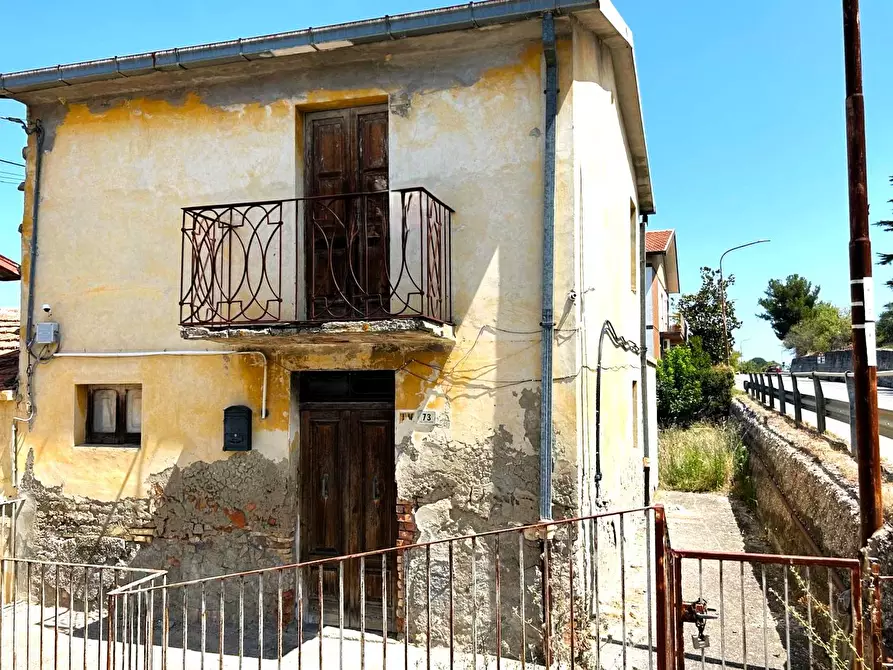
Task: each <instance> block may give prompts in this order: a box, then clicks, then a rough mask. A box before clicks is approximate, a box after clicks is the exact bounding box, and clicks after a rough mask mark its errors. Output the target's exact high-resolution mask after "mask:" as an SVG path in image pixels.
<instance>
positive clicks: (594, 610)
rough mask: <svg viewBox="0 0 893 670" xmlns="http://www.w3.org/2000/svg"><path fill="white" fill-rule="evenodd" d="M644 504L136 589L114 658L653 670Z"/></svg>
mask: <svg viewBox="0 0 893 670" xmlns="http://www.w3.org/2000/svg"><path fill="white" fill-rule="evenodd" d="M652 511H653V510H652V508H641V509H633V510H624V511H616V512H606V513H602V514H596V515H591V516H587V517H582V518H577V519H567V520H560V521H554V522H547V523H538V524H532V525H528V526H522V527H517V528H508V529H503V530H497V531H491V532H483V533H476V534H467V535H461V536H456V537H451V538H447V539H440V540H432V541H428V542H420V543H417V544H413V545H409V546H403V547H394V548H389V549H383V550H378V551H368V552H364V553H360V554H353V555H350V556H341V557H337V558H331V559H325V560H317V561H309V562H304V563H298V564H293V565H285V566H279V567H274V568H265V569H259V570H252V571H247V572H241V573H233V574H228V575H222V576H218V577H211V578H205V579H197V580H191V581H183V582H179V583H172V584H165V585H152V584H147V583H144V584H131V585H130V586H128V587H125V588H121V589H116V590H114V591H111V592H109V594H108V598H109V605H108V609H109V611H110V612H121V611H124V610H126V611H127V612H128V617H127V618H128V621H130V620H131V618H132V616H133V613H134V612H142V613H143V614H142V622H141V623H139V622H136V623H131V625H130V626H129V627H128V628H127V629H126V630H124V631H123V632H122V634H123V637H115V638H114V639H111V640H109V645H110V648H112V647H114V648H116V649H122V648H123V649H124V650H125V651H124V653H123V654H122V653H118V654H114V653H110V654H109V658H111V659H112V661H113V665H112V666H110V667H113V668H123V667H127V668H128V670H129V669H130V668H134V669H137V670H138V669H139V668H144V667H145V668H148V667H154V668H161V669H165V670H166V669H167V668H192V667H221V668H223V667H243V666H245V667H254V666H256V667H258V668H261V667H264V666H266V665H269V666H270V667H273V666H275V667H283V666H287V667H296V668H305V667H306V668H323V667H325V668H329V667H348V668H365V667H370V668H372V667H375V668H379V667H380V668H405V669H406V670H409V669H410V668H417V667H418V668H433V667H437V668H442V667H449V668H454V667H462V668H465V667H474V668H478V667H491V668H503V667H505V668H509V667H511V668H527V667H530V668H535V667H540V668H543V667H545V668H559V667H561V668H577V667H581V668H582V667H591V665H592V664H595V667H624V668H626V667H634V666H635V667H642V668H644V667H652V666H653V655H654V651H653V648H652V644H651V643H652V633H653V631H652V628H651V620H652V608H651V606H650V602H649V601H648V600H647V596H646V594H647V593H648V592H649V589H648V588H647V581H648V579H649V576H650V574H651V573H650V571H649V570H648V569H647V566H649V565H650V560H651V557H650V556H648V555H646V554H645V552H644V551H642V550H641V548H643V547H644V546H645V543H644V542H643V541H641V540H642V539H643V537H644V534H645V533H646V532H650V530H651V523H652ZM637 549H638V550H639V553H638V554H637V553H636V552H637ZM137 617H139V615H137ZM116 630H117V629H116ZM147 648H151V652H150V651H147ZM125 659H133V661H134V663H133V664H131V665H127V666H124V665H121V663H124V662H125ZM149 659H154V661H153V663H154V665H150V664H149V663H150V661H149ZM115 664H116V665H115Z"/></svg>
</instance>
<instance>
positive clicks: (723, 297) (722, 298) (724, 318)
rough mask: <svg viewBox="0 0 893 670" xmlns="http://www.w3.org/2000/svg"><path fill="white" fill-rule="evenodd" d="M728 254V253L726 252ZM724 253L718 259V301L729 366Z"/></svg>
mask: <svg viewBox="0 0 893 670" xmlns="http://www.w3.org/2000/svg"><path fill="white" fill-rule="evenodd" d="M726 253H728V252H726ZM726 253H724V254H723V255H722V256H720V257H719V300H720V302H721V303H722V341H723V343H724V345H725V350H726V365H728V364H729V320H728V317H727V316H726V289H725V286H723V280H722V259H723V256H725V255H726Z"/></svg>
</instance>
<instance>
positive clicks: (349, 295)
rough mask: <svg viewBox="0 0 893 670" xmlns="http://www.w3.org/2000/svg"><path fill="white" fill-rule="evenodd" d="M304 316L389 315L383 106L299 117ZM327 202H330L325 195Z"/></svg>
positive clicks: (358, 317)
mask: <svg viewBox="0 0 893 670" xmlns="http://www.w3.org/2000/svg"><path fill="white" fill-rule="evenodd" d="M304 133H305V135H304V136H305V138H306V142H305V144H306V149H305V156H304V165H305V177H306V183H305V193H306V195H307V196H308V197H310V198H313V199H312V200H309V201H307V205H306V207H305V235H304V240H305V245H306V246H305V248H306V259H305V265H306V269H307V270H306V282H307V310H308V318H309V319H310V320H313V321H315V320H323V321H324V320H330V319H333V320H338V319H363V318H370V317H371V318H374V317H381V316H385V315H387V313H388V308H389V301H390V291H389V289H388V287H389V282H388V265H387V264H388V246H389V245H388V233H389V230H388V220H389V217H388V193H387V190H388V111H387V106H386V105H376V106H373V107H353V108H349V109H336V110H330V111H325V112H314V113H312V114H307V115H306V117H305V129H304ZM328 196H331V197H328Z"/></svg>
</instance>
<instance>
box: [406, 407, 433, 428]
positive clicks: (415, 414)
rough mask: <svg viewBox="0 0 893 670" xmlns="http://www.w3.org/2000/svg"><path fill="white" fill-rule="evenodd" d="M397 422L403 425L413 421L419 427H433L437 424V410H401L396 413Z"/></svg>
mask: <svg viewBox="0 0 893 670" xmlns="http://www.w3.org/2000/svg"><path fill="white" fill-rule="evenodd" d="M397 415H398V419H397V420H398V422H399V423H403V422H404V421H414V422H415V423H416V425H419V426H433V425H435V424H436V423H437V410H433V409H423V410H419V411H416V410H411V409H401V410H400V411H399V412H397Z"/></svg>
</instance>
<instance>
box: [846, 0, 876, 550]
mask: <svg viewBox="0 0 893 670" xmlns="http://www.w3.org/2000/svg"><path fill="white" fill-rule="evenodd" d="M843 48H844V62H845V66H846V142H847V172H848V178H849V202H850V246H849V251H850V298H851V301H852V319H853V382H854V385H855V391H856V393H855V414H856V431H855V433H856V442H857V445H858V446H857V459H856V460H857V463H858V466H859V508H860V513H861V518H862V544H863V545H864V544H866V543H867V542H868V539H869V538H870V537H871V536H872V534H874V532H875V531H876V530H877V529H878V528H880V527H881V524H883V521H884V517H883V506H882V503H881V466H880V464H881V460H880V445H879V442H878V407H877V350H876V338H875V326H874V321H875V314H874V286H873V278H872V272H871V239H870V237H869V232H868V183H867V172H868V168H867V166H866V158H865V100H864V98H863V96H862V37H861V29H860V26H859V0H843Z"/></svg>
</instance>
